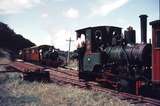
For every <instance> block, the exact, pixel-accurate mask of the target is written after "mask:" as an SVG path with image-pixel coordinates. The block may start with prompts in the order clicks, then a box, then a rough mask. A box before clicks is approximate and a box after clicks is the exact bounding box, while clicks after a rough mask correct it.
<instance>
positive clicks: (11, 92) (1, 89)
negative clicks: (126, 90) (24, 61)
mask: <svg viewBox="0 0 160 106" xmlns="http://www.w3.org/2000/svg"><path fill="white" fill-rule="evenodd" d="M20 76H21V75H20V74H18V73H6V74H0V106H132V105H131V104H129V103H128V102H127V101H121V100H119V99H118V98H116V97H113V96H111V95H110V94H105V93H100V92H93V91H88V90H82V89H79V88H76V87H73V86H71V85H65V86H59V85H56V84H54V83H39V82H32V83H31V82H26V81H23V80H22V79H21V77H20Z"/></svg>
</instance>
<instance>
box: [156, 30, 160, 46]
mask: <svg viewBox="0 0 160 106" xmlns="http://www.w3.org/2000/svg"><path fill="white" fill-rule="evenodd" d="M156 37H157V39H156V47H157V48H160V31H157V32H156Z"/></svg>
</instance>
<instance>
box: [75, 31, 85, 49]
mask: <svg viewBox="0 0 160 106" xmlns="http://www.w3.org/2000/svg"><path fill="white" fill-rule="evenodd" d="M84 43H85V35H84V34H81V36H80V37H79V38H78V39H77V48H81V47H82V46H83V44H84Z"/></svg>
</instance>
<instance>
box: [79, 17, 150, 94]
mask: <svg viewBox="0 0 160 106" xmlns="http://www.w3.org/2000/svg"><path fill="white" fill-rule="evenodd" d="M140 18H141V32H142V33H141V43H136V42H135V30H133V28H132V27H129V28H128V29H127V30H126V31H125V32H124V35H122V29H121V28H120V27H114V26H97V27H88V28H84V29H80V30H77V31H76V33H77V39H80V38H81V36H85V42H81V44H80V46H78V49H77V50H78V54H79V59H78V60H79V71H80V72H79V77H80V78H81V79H85V80H97V81H100V82H103V81H105V83H106V84H107V86H110V87H112V88H115V89H119V90H122V91H127V92H128V91H129V92H133V93H136V94H138V91H137V89H138V88H137V85H138V84H139V83H141V84H142V83H143V84H146V85H149V83H150V81H151V75H152V74H151V54H152V45H151V44H148V43H147V42H146V23H147V16H146V15H141V16H140ZM98 79H101V80H98ZM102 79H104V80H102Z"/></svg>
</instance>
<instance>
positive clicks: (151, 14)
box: [0, 0, 159, 50]
mask: <svg viewBox="0 0 160 106" xmlns="http://www.w3.org/2000/svg"><path fill="white" fill-rule="evenodd" d="M158 4H159V0H0V22H4V23H6V24H8V25H9V27H11V28H12V29H13V30H14V31H15V32H16V33H18V34H21V35H23V36H24V37H25V38H27V39H29V40H31V41H32V42H34V43H35V44H36V45H42V44H50V45H54V46H55V47H56V48H60V49H61V50H68V45H69V42H68V41H67V40H68V39H69V38H70V37H71V38H72V39H73V40H74V41H73V42H72V43H71V50H74V49H76V34H75V30H77V29H81V28H85V27H93V26H101V25H107V26H118V27H122V28H123V30H125V29H126V28H127V27H129V26H132V27H133V28H134V29H135V30H136V40H137V42H140V19H139V15H141V14H147V15H148V27H147V28H148V31H147V34H148V41H149V38H151V26H150V25H149V22H151V21H153V20H157V19H158V18H159V14H158V13H159V7H158V6H159V5H158Z"/></svg>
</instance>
